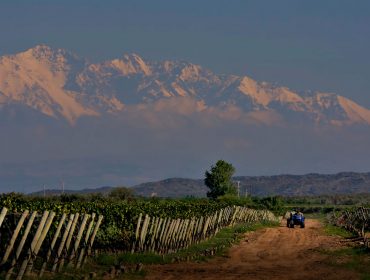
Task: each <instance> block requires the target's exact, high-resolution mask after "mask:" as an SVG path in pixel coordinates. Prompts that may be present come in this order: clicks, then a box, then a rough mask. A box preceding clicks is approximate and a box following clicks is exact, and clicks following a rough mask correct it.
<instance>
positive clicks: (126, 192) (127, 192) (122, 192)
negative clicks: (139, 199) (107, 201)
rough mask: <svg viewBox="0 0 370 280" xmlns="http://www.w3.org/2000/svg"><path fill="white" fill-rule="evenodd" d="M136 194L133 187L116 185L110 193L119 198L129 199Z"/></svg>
mask: <svg viewBox="0 0 370 280" xmlns="http://www.w3.org/2000/svg"><path fill="white" fill-rule="evenodd" d="M133 196H134V192H133V190H132V189H129V188H126V187H116V188H114V189H113V190H112V191H111V192H110V193H109V197H110V198H113V199H118V200H129V199H132V198H133Z"/></svg>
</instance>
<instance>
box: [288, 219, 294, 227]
mask: <svg viewBox="0 0 370 280" xmlns="http://www.w3.org/2000/svg"><path fill="white" fill-rule="evenodd" d="M289 226H290V228H294V221H293V220H291V221H290V223H289Z"/></svg>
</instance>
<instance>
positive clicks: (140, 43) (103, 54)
mask: <svg viewBox="0 0 370 280" xmlns="http://www.w3.org/2000/svg"><path fill="white" fill-rule="evenodd" d="M369 15H370V1H368V0H356V1H350V0H326V1H319V0H311V1H300V0H279V1H276V0H255V1H248V0H232V1H218V0H202V1H200V0H187V1H174V0H156V1H152V0H147V1H142V0H132V1H131V0H128V1H109V0H106V1H94V0H88V1H87V0H86V1H81V0H74V1H68V0H64V1H41V0H40V1H30V0H27V1H19V0H18V1H17V0H12V1H8V0H3V1H1V3H0V38H1V44H0V55H3V54H10V53H16V52H18V51H21V50H24V49H27V48H30V47H32V46H34V45H36V44H40V43H45V44H48V45H50V46H53V47H61V48H66V49H69V50H72V51H74V52H76V53H77V54H78V55H80V56H84V57H87V58H89V59H90V60H92V61H94V60H96V61H98V60H101V59H108V58H113V57H118V56H120V55H121V54H122V53H123V52H136V53H138V54H140V55H141V56H143V57H145V58H148V59H153V60H158V59H183V60H189V61H191V62H194V63H198V64H202V65H204V66H206V67H208V68H210V69H211V70H213V71H215V72H217V73H235V74H246V75H249V76H251V77H253V78H255V79H257V80H265V81H269V82H272V83H277V84H280V85H286V86H288V87H291V88H293V89H297V90H305V89H312V90H321V91H330V92H336V93H338V94H341V95H344V96H347V97H350V98H352V99H354V100H355V101H356V102H359V103H360V104H362V105H364V106H365V107H367V108H370V98H369V97H370V79H369V78H368V77H369V72H370V70H369V65H370V54H369V49H370V16H369Z"/></svg>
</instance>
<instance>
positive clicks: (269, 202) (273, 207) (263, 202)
mask: <svg viewBox="0 0 370 280" xmlns="http://www.w3.org/2000/svg"><path fill="white" fill-rule="evenodd" d="M253 202H254V203H255V205H258V206H259V207H260V208H264V209H268V210H270V211H273V212H274V213H278V214H283V213H284V212H285V209H284V204H283V200H282V198H281V197H280V196H268V197H263V198H259V197H254V198H253Z"/></svg>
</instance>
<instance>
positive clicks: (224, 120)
mask: <svg viewBox="0 0 370 280" xmlns="http://www.w3.org/2000/svg"><path fill="white" fill-rule="evenodd" d="M0 129H1V131H2V134H1V136H2V137H1V139H0V153H1V158H0V179H1V182H0V188H1V190H6V189H7V188H10V187H14V188H16V189H19V190H23V191H28V190H33V189H37V188H40V185H42V184H49V185H51V184H54V185H55V184H58V182H60V180H63V181H67V182H68V184H70V185H71V186H73V187H87V186H99V185H106V184H108V185H114V184H136V183H139V182H143V181H148V180H154V179H160V178H164V177H170V176H181V177H185V176H186V177H188V176H191V177H198V178H199V177H200V176H201V175H202V173H203V172H204V170H205V168H209V166H210V164H212V163H214V161H215V160H217V159H219V158H224V159H226V160H229V161H231V162H232V163H234V165H236V167H237V170H238V174H240V175H247V174H255V175H257V174H279V173H307V172H337V171H342V170H351V171H352V170H353V171H367V170H368V169H369V166H370V159H369V158H370V152H369V150H370V149H368V148H369V140H370V110H369V109H367V108H364V107H362V106H361V105H359V104H356V103H355V102H354V101H352V100H350V99H348V98H346V97H344V96H341V95H337V94H334V93H322V92H311V91H306V92H294V91H292V90H290V89H289V88H287V87H282V86H276V85H272V84H269V83H267V82H257V81H254V80H253V79H251V78H250V77H247V76H236V75H219V74H215V73H213V72H212V71H210V70H208V69H205V68H203V67H201V66H200V65H196V64H192V63H189V62H185V61H147V60H145V59H144V58H141V57H140V56H139V55H136V54H124V55H122V56H121V57H119V58H117V59H112V60H109V61H104V62H101V63H89V62H88V61H87V60H85V59H83V58H79V57H78V56H76V55H75V54H72V53H70V52H68V51H67V50H62V49H52V48H50V47H48V46H45V45H39V46H36V47H34V48H32V49H29V50H26V51H25V52H22V53H18V54H15V55H7V56H3V57H1V58H0ZM28 188H30V189H28Z"/></svg>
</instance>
